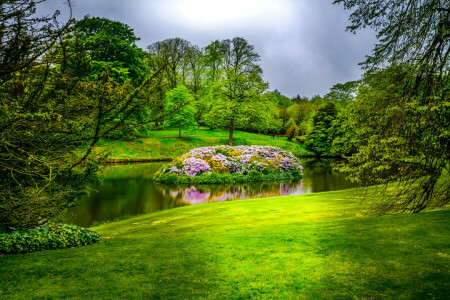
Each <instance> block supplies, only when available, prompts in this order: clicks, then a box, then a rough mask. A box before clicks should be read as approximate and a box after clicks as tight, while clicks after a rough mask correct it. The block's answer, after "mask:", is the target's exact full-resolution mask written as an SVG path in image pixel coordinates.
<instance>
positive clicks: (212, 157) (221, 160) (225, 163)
mask: <svg viewBox="0 0 450 300" xmlns="http://www.w3.org/2000/svg"><path fill="white" fill-rule="evenodd" d="M302 169H303V168H302V166H301V165H300V161H299V160H298V159H297V158H296V157H295V156H294V155H293V154H292V153H290V152H286V151H284V150H282V149H281V148H278V147H272V146H235V147H232V146H213V147H201V148H195V149H192V150H191V151H189V152H188V153H186V154H184V155H183V156H181V157H180V158H176V159H175V160H174V161H173V162H172V163H171V164H170V165H169V166H168V167H166V168H164V169H163V170H161V171H159V172H157V173H156V174H155V178H154V179H155V180H156V181H160V182H166V183H182V182H186V175H187V176H188V178H189V177H190V178H191V182H194V181H196V182H200V181H201V182H202V183H220V182H222V181H223V180H227V181H231V182H233V181H234V180H236V181H239V182H242V181H243V180H246V181H262V180H273V179H287V178H293V177H301V176H302ZM219 174H220V175H221V176H222V177H224V176H225V175H227V174H231V175H245V176H244V177H241V176H234V177H233V176H225V177H226V179H225V177H224V178H222V179H219V177H220V176H219V177H218V176H216V175H219ZM174 175H179V179H176V178H177V177H174ZM200 175H202V176H201V177H198V176H200ZM196 179H198V180H196Z"/></svg>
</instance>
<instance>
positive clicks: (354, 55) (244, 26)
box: [44, 0, 376, 97]
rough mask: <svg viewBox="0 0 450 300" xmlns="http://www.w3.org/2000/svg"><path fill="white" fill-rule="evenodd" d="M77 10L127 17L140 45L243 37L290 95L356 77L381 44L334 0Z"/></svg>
mask: <svg viewBox="0 0 450 300" xmlns="http://www.w3.org/2000/svg"><path fill="white" fill-rule="evenodd" d="M61 1H62V0H48V1H47V2H46V3H45V6H46V7H45V9H44V10H45V11H51V10H54V9H60V10H61V12H62V15H61V17H62V18H64V17H67V7H66V6H65V5H64V4H62V2H61ZM73 14H74V16H75V18H77V19H79V18H82V17H83V16H84V15H87V14H89V15H91V16H100V17H105V18H109V19H112V20H116V21H120V22H123V23H126V24H128V25H129V26H130V27H131V28H133V29H134V31H135V34H136V35H137V36H138V37H140V38H141V40H140V41H139V42H138V45H139V46H140V47H142V48H145V47H146V46H147V45H149V44H151V43H153V42H156V41H159V40H163V39H167V38H172V37H181V38H184V39H186V40H188V41H190V42H191V43H192V44H196V45H198V46H201V47H204V46H206V45H208V44H209V43H210V42H211V41H213V40H216V39H219V40H222V39H227V38H233V37H235V36H241V37H244V38H246V39H247V40H248V41H249V42H250V43H251V44H253V45H254V46H255V49H256V51H257V52H258V53H259V54H260V56H261V65H262V67H263V70H264V79H265V80H266V81H268V82H269V84H270V89H278V90H280V91H281V92H282V93H283V94H285V95H287V96H289V97H293V96H295V95H297V94H300V95H302V96H313V95H316V94H321V95H323V94H325V93H327V92H328V90H329V88H330V87H331V86H332V85H334V84H336V83H343V82H346V81H349V80H355V79H358V78H359V77H360V75H361V74H362V72H361V68H360V66H358V63H359V62H361V61H363V60H364V56H365V55H367V54H369V53H370V51H371V49H372V48H373V44H374V43H375V42H376V39H375V35H374V33H373V32H372V31H370V30H365V31H361V32H358V34H357V35H354V34H352V33H349V32H346V31H345V27H346V26H347V25H348V24H349V21H348V15H349V12H348V11H345V10H344V9H343V8H342V6H337V5H332V0H314V1H313V0H297V1H296V0H277V1H272V0H270V1H269V0H228V1H226V0H216V1H214V0H129V1H122V0H75V1H74V6H73Z"/></svg>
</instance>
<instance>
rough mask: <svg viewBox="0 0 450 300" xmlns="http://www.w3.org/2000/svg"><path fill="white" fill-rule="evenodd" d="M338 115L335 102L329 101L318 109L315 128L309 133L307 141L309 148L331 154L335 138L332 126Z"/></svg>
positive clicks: (314, 123)
mask: <svg viewBox="0 0 450 300" xmlns="http://www.w3.org/2000/svg"><path fill="white" fill-rule="evenodd" d="M336 115H337V110H336V106H335V105H334V103H333V102H327V103H326V104H325V105H324V106H323V107H321V108H320V109H318V110H317V112H316V114H315V115H314V118H313V130H312V131H311V133H310V134H308V136H307V139H306V143H305V144H306V146H307V147H308V149H311V150H312V151H314V152H316V153H318V154H321V155H331V152H330V150H331V146H332V143H333V140H334V138H335V137H334V132H333V131H332V126H333V121H334V120H335V119H336Z"/></svg>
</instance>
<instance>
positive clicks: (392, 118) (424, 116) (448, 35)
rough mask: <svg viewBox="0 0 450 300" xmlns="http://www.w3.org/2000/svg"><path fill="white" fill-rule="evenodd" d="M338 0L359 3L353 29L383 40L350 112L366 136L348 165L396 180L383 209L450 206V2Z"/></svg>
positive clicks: (361, 175)
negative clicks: (370, 32) (373, 33)
mask: <svg viewBox="0 0 450 300" xmlns="http://www.w3.org/2000/svg"><path fill="white" fill-rule="evenodd" d="M334 3H342V4H343V5H344V7H345V8H347V9H355V11H354V12H353V13H352V14H351V16H350V20H351V22H352V25H350V26H349V27H348V30H350V31H353V32H355V31H356V30H358V29H360V28H364V27H366V26H370V27H372V28H374V29H375V30H377V32H378V40H379V42H378V44H377V45H376V46H375V48H374V50H373V53H372V54H371V55H370V56H368V57H367V60H366V61H365V62H364V64H363V65H364V67H365V68H366V70H367V73H366V75H365V78H364V82H363V87H360V89H359V92H358V95H357V97H356V98H357V101H356V102H357V103H355V104H356V105H357V107H356V111H357V114H355V115H354V118H352V119H353V120H352V122H355V126H357V127H358V131H359V132H357V133H356V136H357V137H358V138H359V139H361V140H359V141H358V143H357V146H358V150H357V153H356V154H354V155H352V156H351V157H350V158H349V161H348V163H347V164H345V166H344V167H343V169H344V170H347V171H350V172H351V174H352V177H353V179H354V180H356V181H357V182H359V183H361V184H362V185H365V186H367V185H371V184H380V183H383V184H385V185H387V184H391V183H396V184H397V185H398V187H397V188H396V189H387V188H385V189H383V190H382V196H383V197H382V200H381V202H380V205H379V206H378V207H377V209H378V212H380V213H392V212H419V211H422V210H423V209H425V208H427V207H439V206H443V205H445V204H446V203H448V202H449V201H450V192H449V190H450V189H449V178H448V177H449V176H448V174H449V168H450V166H449V162H450V143H449V140H450V138H449V137H450V133H449V130H448V129H449V120H450V113H449V112H450V109H449V102H448V99H449V90H450V89H449V86H450V81H449V79H450V77H449V75H448V74H449V63H448V59H449V53H450V31H449V27H450V8H449V5H448V1H440V0H427V1H406V0H394V1H387V0H383V1H369V0H365V1H351V0H336V1H334ZM386 64H387V65H388V67H387V68H386V67H385V68H381V69H379V67H380V66H383V65H386ZM358 115H359V116H358Z"/></svg>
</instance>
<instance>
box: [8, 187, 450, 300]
mask: <svg viewBox="0 0 450 300" xmlns="http://www.w3.org/2000/svg"><path fill="white" fill-rule="evenodd" d="M354 194H355V191H354V190H345V191H338V192H326V193H316V194H307V195H301V196H291V197H276V198H264V199H253V200H242V201H234V202H224V203H211V204H203V205H197V206H189V207H182V208H177V209H173V210H168V211H164V212H160V213H154V214H150V215H144V216H140V217H136V218H132V219H129V220H125V221H119V222H113V223H109V224H104V225H101V226H99V227H94V228H93V229H94V230H97V231H98V232H99V233H100V234H101V235H102V236H103V240H104V242H102V243H101V244H97V245H91V246H86V247H79V248H73V249H64V250H55V251H44V252H38V253H31V254H25V255H11V256H5V257H1V258H0V298H2V299H3V298H24V299H29V298H35V297H38V298H59V297H71V298H72V297H73V298H106V299H113V298H116V297H124V298H129V299H133V298H138V299H142V298H163V299H166V298H173V299H180V298H231V299H242V298H278V299H289V298H313V299H316V298H321V299H330V298H339V299H343V298H345V299H346V298H371V299H379V298H392V299H411V298H414V299H425V298H429V299H434V298H436V299H444V298H447V297H448V295H449V294H450V238H449V237H450V210H449V209H443V210H436V211H428V212H422V213H419V214H410V215H397V216H384V217H369V216H364V215H363V214H361V210H360V209H361V208H362V206H361V204H360V203H359V200H357V199H355V198H354V197H352V196H353V195H354Z"/></svg>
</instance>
